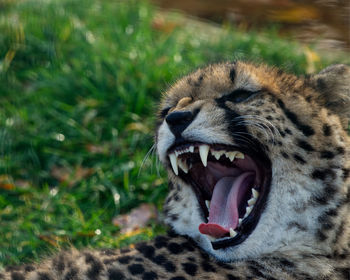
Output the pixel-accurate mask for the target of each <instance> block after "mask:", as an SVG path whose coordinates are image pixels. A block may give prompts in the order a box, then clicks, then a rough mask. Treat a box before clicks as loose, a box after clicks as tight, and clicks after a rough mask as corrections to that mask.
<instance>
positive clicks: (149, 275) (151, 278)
mask: <svg viewBox="0 0 350 280" xmlns="http://www.w3.org/2000/svg"><path fill="white" fill-rule="evenodd" d="M155 279H158V275H157V273H155V272H153V271H150V272H145V273H144V274H143V275H142V280H155Z"/></svg>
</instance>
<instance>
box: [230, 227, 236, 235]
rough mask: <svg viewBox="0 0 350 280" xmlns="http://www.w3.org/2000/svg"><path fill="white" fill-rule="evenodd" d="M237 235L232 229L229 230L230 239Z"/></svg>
mask: <svg viewBox="0 0 350 280" xmlns="http://www.w3.org/2000/svg"><path fill="white" fill-rule="evenodd" d="M236 235H237V232H236V231H234V230H233V229H232V228H230V237H235V236H236Z"/></svg>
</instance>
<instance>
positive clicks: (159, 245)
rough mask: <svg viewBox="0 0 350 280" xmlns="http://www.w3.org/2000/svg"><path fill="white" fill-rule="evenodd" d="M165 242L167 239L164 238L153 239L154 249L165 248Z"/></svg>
mask: <svg viewBox="0 0 350 280" xmlns="http://www.w3.org/2000/svg"><path fill="white" fill-rule="evenodd" d="M167 241H168V238H166V237H165V236H157V237H156V239H155V246H156V248H158V249H159V248H162V247H165V246H166V245H167Z"/></svg>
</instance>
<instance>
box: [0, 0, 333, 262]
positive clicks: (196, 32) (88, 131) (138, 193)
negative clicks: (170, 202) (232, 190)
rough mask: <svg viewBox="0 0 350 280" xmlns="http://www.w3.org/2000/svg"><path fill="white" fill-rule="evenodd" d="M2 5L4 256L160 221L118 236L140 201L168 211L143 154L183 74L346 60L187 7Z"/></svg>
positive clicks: (0, 215)
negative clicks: (189, 20)
mask: <svg viewBox="0 0 350 280" xmlns="http://www.w3.org/2000/svg"><path fill="white" fill-rule="evenodd" d="M0 10H1V13H0V108H1V109H0V264H3V265H7V264H15V263H19V262H23V261H28V260H33V259H34V260H36V259H38V258H39V257H40V256H43V255H46V254H50V253H52V252H53V251H54V250H56V249H57V248H59V247H66V246H71V245H74V246H76V247H78V248H81V247H84V246H89V247H119V246H123V245H127V244H130V243H132V242H135V241H137V240H142V239H143V240H144V239H150V238H152V237H153V236H154V235H155V234H157V233H160V232H162V231H164V228H163V227H162V226H160V225H158V224H157V223H156V222H152V223H151V225H150V226H148V227H147V228H146V229H144V230H142V231H141V233H140V234H135V235H133V236H131V237H127V236H121V235H120V234H119V228H117V227H116V226H113V225H112V223H111V220H112V218H113V217H114V216H115V215H117V214H119V213H126V212H128V211H129V210H130V209H132V208H133V207H136V206H137V205H138V204H140V203H141V202H149V203H154V204H156V206H157V207H158V209H161V205H162V201H163V199H164V196H165V194H166V189H167V186H166V179H165V177H166V176H165V174H164V171H163V170H162V169H161V170H160V174H158V172H157V162H156V159H155V156H151V157H149V158H148V159H147V160H146V161H145V163H144V165H143V166H142V164H141V163H142V161H143V159H144V157H145V155H146V153H147V151H148V150H149V149H150V148H151V147H152V145H153V129H154V119H155V118H154V113H155V111H156V105H157V102H158V101H159V98H160V96H161V92H162V91H163V90H164V89H166V88H167V86H168V85H169V84H170V83H171V82H173V81H175V80H176V79H177V78H178V77H180V76H181V75H182V74H185V73H187V72H189V71H191V70H192V69H194V68H195V67H198V66H202V65H205V64H207V63H210V62H218V61H223V60H234V59H237V58H242V59H250V60H254V61H258V62H261V61H264V62H266V63H269V64H271V65H276V66H279V67H282V68H284V69H285V70H287V71H290V72H295V73H298V74H302V73H305V72H306V69H308V68H310V67H314V68H315V69H320V68H321V67H322V66H324V65H327V64H329V63H330V62H331V61H332V62H339V61H337V59H321V60H320V61H317V60H311V61H310V60H307V58H306V53H307V51H305V50H306V48H305V47H304V46H301V45H300V44H298V43H295V42H291V41H290V40H285V39H281V38H279V37H278V35H277V31H276V30H274V29H268V30H266V31H264V32H263V33H254V32H249V33H247V32H243V31H239V30H235V29H233V28H229V27H225V28H223V29H219V28H218V27H208V26H207V25H206V24H204V25H202V24H200V25H199V26H194V25H191V24H186V23H183V22H186V20H185V21H184V18H183V17H182V16H181V15H177V16H176V15H173V16H170V18H171V20H169V22H167V21H165V22H163V21H162V20H161V18H160V17H159V15H158V13H157V10H156V9H155V8H154V7H152V6H150V5H148V4H145V3H140V2H135V1H121V2H115V1H108V0H105V1H102V0H101V1H96V0H95V1H93V0H84V1H80V0H79V1H73V0H57V1H54V0H51V1H49V0H47V1H3V2H2V3H0ZM177 22H179V24H177ZM181 22H182V23H181ZM174 23H175V24H174ZM207 28H209V29H210V32H208V30H207ZM118 197H119V198H120V199H118ZM114 198H115V199H114ZM97 229H100V230H101V234H96V233H95V231H96V230H97Z"/></svg>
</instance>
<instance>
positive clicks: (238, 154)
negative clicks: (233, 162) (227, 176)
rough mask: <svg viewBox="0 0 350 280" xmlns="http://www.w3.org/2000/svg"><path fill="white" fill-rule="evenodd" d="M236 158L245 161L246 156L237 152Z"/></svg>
mask: <svg viewBox="0 0 350 280" xmlns="http://www.w3.org/2000/svg"><path fill="white" fill-rule="evenodd" d="M236 158H239V159H244V154H242V153H241V152H237V153H236Z"/></svg>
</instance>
